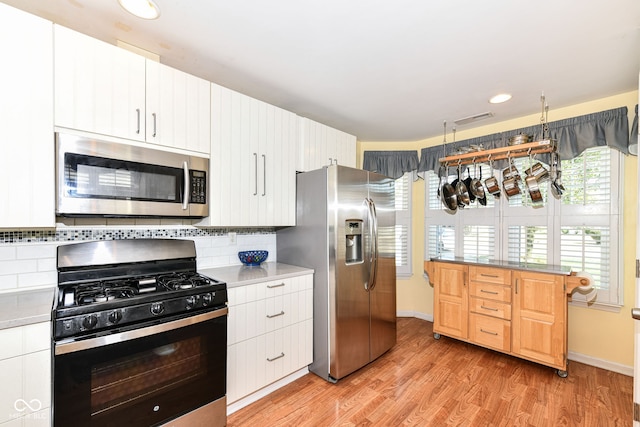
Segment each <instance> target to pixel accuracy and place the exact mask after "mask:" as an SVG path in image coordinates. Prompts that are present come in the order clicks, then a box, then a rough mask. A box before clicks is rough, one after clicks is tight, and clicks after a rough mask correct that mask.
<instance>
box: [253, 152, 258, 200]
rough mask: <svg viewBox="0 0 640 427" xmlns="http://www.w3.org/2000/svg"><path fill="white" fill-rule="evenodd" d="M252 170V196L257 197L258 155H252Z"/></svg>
mask: <svg viewBox="0 0 640 427" xmlns="http://www.w3.org/2000/svg"><path fill="white" fill-rule="evenodd" d="M253 169H254V170H255V172H256V174H255V175H254V177H255V183H254V184H255V185H254V190H255V191H254V192H253V195H254V196H257V195H258V153H253Z"/></svg>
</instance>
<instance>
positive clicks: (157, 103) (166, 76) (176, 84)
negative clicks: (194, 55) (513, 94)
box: [145, 59, 211, 154]
mask: <svg viewBox="0 0 640 427" xmlns="http://www.w3.org/2000/svg"><path fill="white" fill-rule="evenodd" d="M210 92H211V86H210V83H209V82H208V81H206V80H204V79H201V78H198V77H195V76H192V75H190V74H187V73H184V72H182V71H180V70H176V69H174V68H171V67H168V66H166V65H163V64H160V63H158V62H156V61H152V60H149V59H147V60H146V120H145V121H146V140H147V142H151V143H154V144H160V145H163V146H167V147H174V148H181V149H185V150H189V151H197V152H201V153H206V154H209V152H210V151H211V134H210V128H211V126H210V125H211V99H210Z"/></svg>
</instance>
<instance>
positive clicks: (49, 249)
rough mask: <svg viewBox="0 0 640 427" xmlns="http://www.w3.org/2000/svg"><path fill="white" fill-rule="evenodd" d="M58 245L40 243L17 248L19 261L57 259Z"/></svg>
mask: <svg viewBox="0 0 640 427" xmlns="http://www.w3.org/2000/svg"><path fill="white" fill-rule="evenodd" d="M56 248H57V245H52V244H49V243H40V244H33V245H24V246H23V245H19V246H17V247H16V250H17V255H16V258H17V259H38V258H55V257H56Z"/></svg>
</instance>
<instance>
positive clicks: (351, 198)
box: [277, 165, 396, 382]
mask: <svg viewBox="0 0 640 427" xmlns="http://www.w3.org/2000/svg"><path fill="white" fill-rule="evenodd" d="M394 187H395V182H394V180H393V179H391V178H388V177H386V176H383V175H380V174H376V173H373V172H367V171H364V170H360V169H354V168H348V167H344V166H339V165H332V166H328V167H325V168H322V169H318V170H314V171H310V172H304V173H300V174H298V175H297V189H296V193H297V214H296V215H297V222H296V226H295V227H289V228H284V229H280V230H278V231H277V249H278V261H279V262H284V263H288V264H294V265H299V266H303V267H310V268H313V269H314V270H315V273H314V283H313V285H314V287H313V310H314V312H313V363H312V364H311V365H310V366H309V369H310V370H311V371H312V372H314V373H315V374H317V375H319V376H320V377H322V378H324V379H326V380H328V381H331V382H335V381H337V380H339V379H340V378H343V377H345V376H346V375H349V374H350V373H352V372H354V371H356V370H357V369H359V368H361V367H363V366H364V365H366V364H368V363H369V362H371V361H373V360H375V359H376V358H378V357H379V356H381V355H382V354H383V353H385V352H386V351H387V350H389V349H390V348H391V347H393V345H394V344H395V343H396V266H395V196H394V195H395V191H394Z"/></svg>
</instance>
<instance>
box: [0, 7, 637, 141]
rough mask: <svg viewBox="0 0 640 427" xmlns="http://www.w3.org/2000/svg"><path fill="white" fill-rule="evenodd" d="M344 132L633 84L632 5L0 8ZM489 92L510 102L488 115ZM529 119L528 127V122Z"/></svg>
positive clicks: (375, 132)
mask: <svg viewBox="0 0 640 427" xmlns="http://www.w3.org/2000/svg"><path fill="white" fill-rule="evenodd" d="M0 1H2V2H4V3H7V4H10V5H13V6H16V7H18V8H21V9H24V10H27V11H29V12H31V13H34V14H36V15H40V16H42V17H45V18H47V19H49V20H52V21H54V22H56V23H59V24H62V25H64V26H67V27H70V28H73V29H76V30H78V31H80V32H83V33H86V34H89V35H91V36H93V37H96V38H99V39H102V40H105V41H107V42H110V43H114V44H115V42H116V40H122V41H124V42H127V43H129V44H132V45H135V46H138V47H140V48H143V49H145V50H148V51H151V52H154V53H156V54H159V55H160V58H161V62H162V63H165V64H167V65H170V66H172V67H175V68H178V69H181V70H184V71H186V72H189V73H191V74H194V75H197V76H199V77H203V78H205V79H207V80H210V81H214V82H216V83H219V84H221V85H223V86H226V87H228V88H231V89H234V90H237V91H239V92H242V93H245V94H247V95H250V96H252V97H254V98H258V99H262V100H264V101H267V102H269V103H271V104H274V105H277V106H279V107H282V108H284V109H287V110H289V111H292V112H295V113H297V114H298V115H301V116H305V117H309V118H311V119H313V120H316V121H319V122H322V123H325V124H327V125H329V126H333V127H335V128H338V129H341V130H344V131H346V132H349V133H351V134H354V135H356V136H357V137H358V139H359V140H363V141H412V140H419V139H424V138H428V137H433V136H437V135H442V123H443V121H444V120H447V122H448V123H450V125H451V124H452V123H453V121H454V120H457V119H460V118H464V117H468V116H471V115H475V114H478V113H483V112H487V111H491V112H492V113H493V114H494V117H493V118H490V119H485V120H482V121H481V122H476V123H472V124H468V125H465V126H464V127H463V126H458V129H459V130H460V129H464V128H470V127H474V126H477V125H485V124H489V123H491V122H500V121H503V120H507V119H510V118H514V117H520V116H524V115H529V114H534V113H537V112H540V110H541V105H540V95H541V94H542V93H543V92H544V94H545V96H546V99H547V102H548V103H549V108H550V113H549V120H553V109H554V108H560V107H563V106H567V105H571V104H575V103H580V102H584V101H589V100H593V99H598V98H602V97H605V96H610V95H616V94H619V93H624V92H628V91H632V90H636V89H637V88H638V72H639V70H640V1H638V0H606V1H605V0H591V1H584V0H559V1H558V0H537V1H531V0H521V1H514V0H486V1H477V0H395V1H382V0H323V1H319V0H316V1H311V0H275V1H264V0H182V1H181V0H156V3H157V4H158V5H159V6H160V9H161V16H160V18H159V19H157V20H154V21H144V20H141V19H138V18H135V17H133V16H132V15H129V14H128V13H127V12H125V11H123V10H122V9H121V8H120V6H119V4H118V2H117V0H0ZM499 92H509V93H511V94H513V99H512V100H511V101H509V102H507V103H505V104H501V105H491V104H489V103H488V102H487V101H488V98H489V97H491V96H492V95H494V94H497V93H499ZM535 124H537V123H532V125H535Z"/></svg>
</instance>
